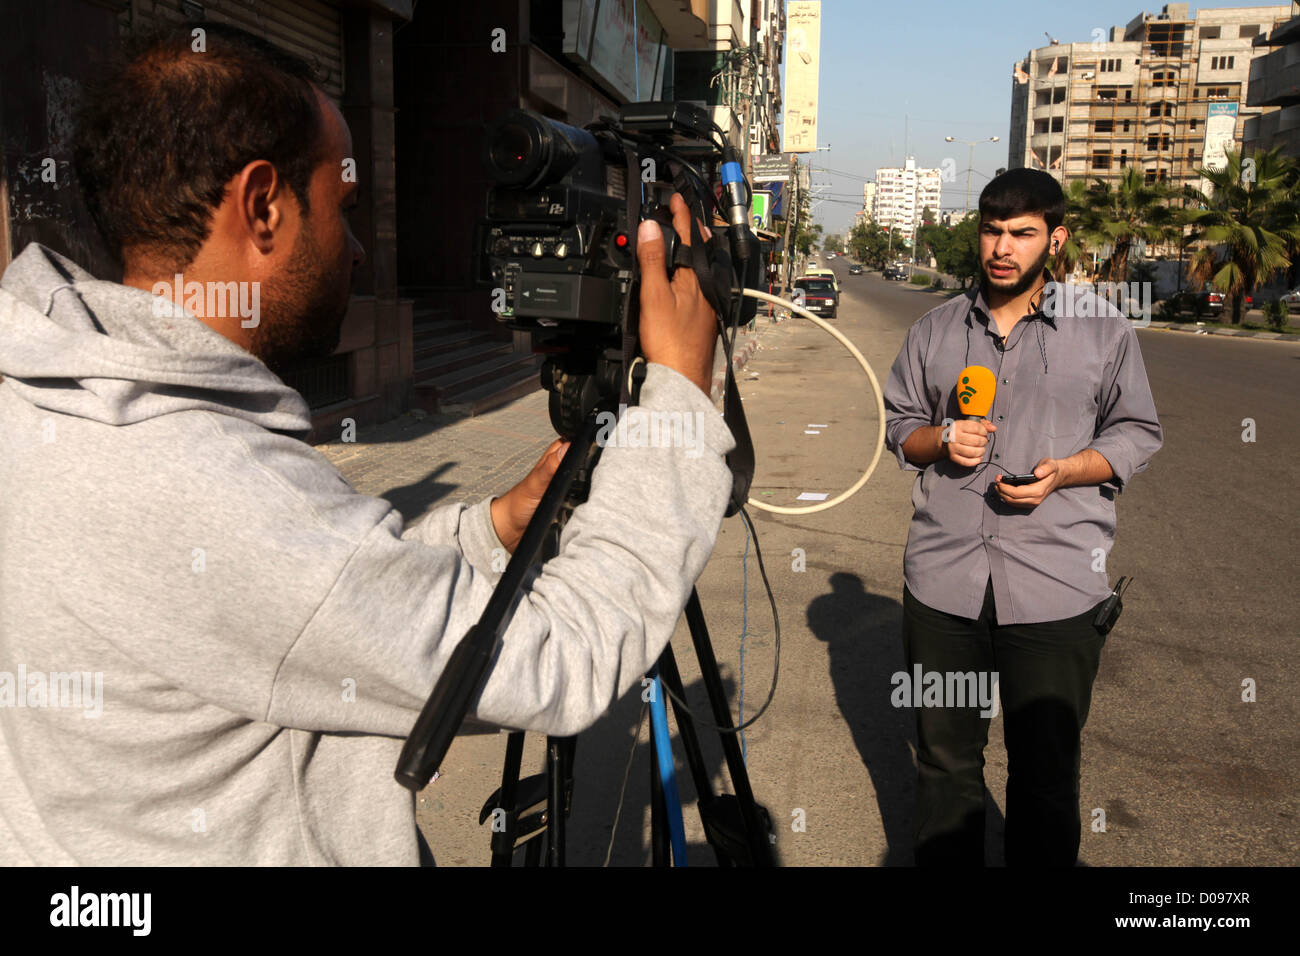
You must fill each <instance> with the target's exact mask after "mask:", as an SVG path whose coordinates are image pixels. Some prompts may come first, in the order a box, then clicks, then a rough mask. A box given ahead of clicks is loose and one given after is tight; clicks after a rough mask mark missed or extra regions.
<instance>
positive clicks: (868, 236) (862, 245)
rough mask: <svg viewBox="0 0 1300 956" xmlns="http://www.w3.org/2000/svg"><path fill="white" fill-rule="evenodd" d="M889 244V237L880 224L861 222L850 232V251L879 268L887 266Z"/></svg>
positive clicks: (860, 259) (856, 256)
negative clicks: (886, 255)
mask: <svg viewBox="0 0 1300 956" xmlns="http://www.w3.org/2000/svg"><path fill="white" fill-rule="evenodd" d="M888 246H889V237H888V236H887V235H886V234H885V230H884V229H882V228H881V227H880V226H879V225H878V224H876V223H874V222H871V221H869V220H868V221H866V222H860V223H858V224H857V225H856V226H854V227H853V231H852V232H850V233H849V252H851V253H852V254H853V258H855V259H857V260H858V261H859V262H865V263H866V264H867V265H870V266H875V267H876V268H877V269H883V268H884V267H885V251H886V249H887V248H888Z"/></svg>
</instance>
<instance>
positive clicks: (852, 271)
mask: <svg viewBox="0 0 1300 956" xmlns="http://www.w3.org/2000/svg"><path fill="white" fill-rule="evenodd" d="M849 275H851V276H860V275H862V266H860V265H858V264H857V263H856V262H855V263H854V264H853V265H851V266H849ZM1296 308H1300V305H1297V306H1296Z"/></svg>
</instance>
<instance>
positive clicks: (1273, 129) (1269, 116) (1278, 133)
mask: <svg viewBox="0 0 1300 956" xmlns="http://www.w3.org/2000/svg"><path fill="white" fill-rule="evenodd" d="M1291 13H1292V16H1291V19H1290V20H1287V21H1286V22H1285V23H1283V24H1281V25H1280V26H1278V27H1276V28H1274V30H1273V31H1272V32H1271V33H1269V34H1266V35H1265V36H1262V37H1259V38H1258V39H1257V40H1256V41H1255V44H1256V46H1257V47H1261V48H1263V50H1264V53H1263V55H1262V56H1256V57H1255V58H1254V59H1252V60H1251V63H1250V92H1249V93H1248V94H1247V98H1246V102H1247V104H1248V105H1249V106H1258V107H1261V108H1262V109H1263V111H1264V112H1263V113H1262V114H1261V115H1259V116H1255V117H1252V118H1250V119H1248V120H1247V121H1246V128H1245V137H1246V142H1245V150H1246V152H1247V153H1254V152H1255V151H1257V150H1268V149H1272V148H1273V147H1275V146H1281V147H1282V151H1283V152H1284V153H1286V154H1287V155H1289V156H1295V157H1300V2H1293V3H1292V4H1291Z"/></svg>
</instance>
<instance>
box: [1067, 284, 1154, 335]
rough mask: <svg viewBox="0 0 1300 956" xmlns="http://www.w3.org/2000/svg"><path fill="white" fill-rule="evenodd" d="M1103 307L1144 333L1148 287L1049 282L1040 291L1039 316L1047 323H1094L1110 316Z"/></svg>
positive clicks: (1148, 318) (1147, 320) (1148, 311)
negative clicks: (1130, 322)
mask: <svg viewBox="0 0 1300 956" xmlns="http://www.w3.org/2000/svg"><path fill="white" fill-rule="evenodd" d="M1106 305H1109V306H1110V307H1111V308H1113V309H1115V310H1116V311H1118V312H1119V314H1120V315H1122V316H1124V317H1125V318H1128V319H1136V320H1137V322H1136V327H1137V328H1140V329H1144V328H1146V327H1147V326H1148V325H1150V324H1151V283H1150V282H1070V283H1061V282H1049V283H1047V285H1046V286H1044V287H1043V315H1045V316H1047V317H1048V318H1049V319H1054V318H1057V317H1058V316H1059V317H1061V318H1067V319H1095V318H1098V317H1100V316H1102V315H1109V314H1110V313H1109V311H1108V310H1107V309H1106Z"/></svg>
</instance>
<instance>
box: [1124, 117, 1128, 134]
mask: <svg viewBox="0 0 1300 956" xmlns="http://www.w3.org/2000/svg"><path fill="white" fill-rule="evenodd" d="M1128 124H1129V120H1125V121H1124V132H1126V133H1127V132H1128Z"/></svg>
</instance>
